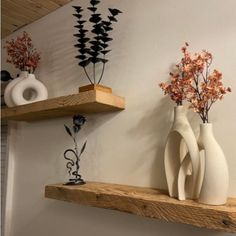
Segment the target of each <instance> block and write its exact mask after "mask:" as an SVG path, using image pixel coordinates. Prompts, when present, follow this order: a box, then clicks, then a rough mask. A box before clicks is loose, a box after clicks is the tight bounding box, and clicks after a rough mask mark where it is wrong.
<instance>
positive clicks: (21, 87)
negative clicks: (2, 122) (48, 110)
mask: <svg viewBox="0 0 236 236" xmlns="http://www.w3.org/2000/svg"><path fill="white" fill-rule="evenodd" d="M26 91H30V92H32V95H31V97H30V98H29V99H26V98H25V97H24V93H25V92H26ZM11 97H12V101H13V102H14V103H15V105H23V104H28V103H32V102H37V101H41V100H45V99H47V98H48V91H47V88H46V87H45V86H44V84H43V83H42V82H40V81H38V80H37V79H36V78H35V75H34V74H29V75H28V76H27V77H26V78H24V79H23V80H21V81H20V82H19V83H17V84H16V85H15V86H14V87H13V88H12V93H11Z"/></svg>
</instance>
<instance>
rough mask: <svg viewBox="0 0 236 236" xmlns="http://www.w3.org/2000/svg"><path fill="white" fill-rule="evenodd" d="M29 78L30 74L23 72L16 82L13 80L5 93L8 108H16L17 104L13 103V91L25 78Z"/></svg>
mask: <svg viewBox="0 0 236 236" xmlns="http://www.w3.org/2000/svg"><path fill="white" fill-rule="evenodd" d="M27 76H28V72H27V71H21V73H20V76H19V77H17V78H15V79H14V80H12V81H11V82H10V83H9V84H8V85H7V87H6V89H5V91H4V100H5V103H6V105H7V106H8V107H14V106H15V105H16V104H15V103H14V102H13V101H12V97H11V94H12V89H13V87H14V86H15V85H16V84H17V83H19V82H20V81H22V80H23V79H24V78H26V77H27Z"/></svg>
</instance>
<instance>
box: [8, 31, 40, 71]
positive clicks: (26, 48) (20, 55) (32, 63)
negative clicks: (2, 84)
mask: <svg viewBox="0 0 236 236" xmlns="http://www.w3.org/2000/svg"><path fill="white" fill-rule="evenodd" d="M4 48H6V49H7V55H8V57H7V62H9V63H12V64H13V65H15V67H16V68H17V69H20V70H22V71H28V72H29V73H33V72H34V71H35V69H36V68H37V66H38V63H39V60H40V54H39V53H38V52H37V50H36V48H34V46H33V44H32V40H31V38H30V37H29V35H28V33H27V32H25V31H24V32H23V35H22V36H18V37H17V38H16V39H15V40H14V39H12V40H10V41H6V45H5V46H4Z"/></svg>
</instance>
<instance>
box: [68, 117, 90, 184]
mask: <svg viewBox="0 0 236 236" xmlns="http://www.w3.org/2000/svg"><path fill="white" fill-rule="evenodd" d="M85 122H86V119H85V117H84V116H81V115H77V116H74V117H73V127H72V129H70V128H69V127H68V126H67V125H64V126H65V130H66V132H67V133H68V134H69V136H70V137H71V138H72V139H73V142H74V145H75V147H74V149H67V150H66V151H65V152H64V158H65V159H66V160H67V163H66V167H67V169H68V173H69V175H72V176H73V178H70V179H69V182H67V183H66V185H81V184H85V181H84V180H83V179H82V177H81V175H80V174H79V168H80V165H79V162H80V157H81V155H82V153H83V152H84V150H85V148H86V144H87V141H85V142H84V144H83V146H82V148H81V149H80V150H79V147H78V144H77V135H78V133H79V131H80V129H81V127H82V126H83V125H84V123H85ZM68 154H72V155H74V158H70V157H68Z"/></svg>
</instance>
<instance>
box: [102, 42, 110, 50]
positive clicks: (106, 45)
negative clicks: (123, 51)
mask: <svg viewBox="0 0 236 236" xmlns="http://www.w3.org/2000/svg"><path fill="white" fill-rule="evenodd" d="M101 46H102V47H103V48H104V49H105V48H107V47H108V46H109V45H108V44H106V43H102V44H101Z"/></svg>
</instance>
